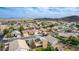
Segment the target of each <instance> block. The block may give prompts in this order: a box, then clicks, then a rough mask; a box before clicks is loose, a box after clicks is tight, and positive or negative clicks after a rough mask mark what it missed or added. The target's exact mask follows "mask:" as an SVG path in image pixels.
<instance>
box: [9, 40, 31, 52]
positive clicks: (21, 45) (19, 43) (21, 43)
mask: <svg viewBox="0 0 79 59" xmlns="http://www.w3.org/2000/svg"><path fill="white" fill-rule="evenodd" d="M29 50H30V48H29V46H28V45H27V43H26V41H25V40H20V39H18V40H14V41H12V42H10V44H9V51H29Z"/></svg>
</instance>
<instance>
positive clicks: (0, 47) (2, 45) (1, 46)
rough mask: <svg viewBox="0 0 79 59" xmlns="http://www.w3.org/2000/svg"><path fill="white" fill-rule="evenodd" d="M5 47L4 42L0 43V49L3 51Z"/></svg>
mask: <svg viewBox="0 0 79 59" xmlns="http://www.w3.org/2000/svg"><path fill="white" fill-rule="evenodd" d="M3 48H4V44H3V43H0V51H2V50H3Z"/></svg>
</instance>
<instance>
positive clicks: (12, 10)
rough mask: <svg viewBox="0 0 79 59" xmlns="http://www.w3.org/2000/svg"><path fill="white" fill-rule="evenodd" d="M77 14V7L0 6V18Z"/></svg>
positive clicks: (51, 16)
mask: <svg viewBox="0 0 79 59" xmlns="http://www.w3.org/2000/svg"><path fill="white" fill-rule="evenodd" d="M72 15H79V8H78V7H0V18H44V17H45V18H56V17H66V16H72Z"/></svg>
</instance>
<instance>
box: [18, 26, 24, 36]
mask: <svg viewBox="0 0 79 59" xmlns="http://www.w3.org/2000/svg"><path fill="white" fill-rule="evenodd" d="M18 30H19V31H20V33H21V36H23V33H22V31H23V30H24V27H23V26H20V27H19V29H18Z"/></svg>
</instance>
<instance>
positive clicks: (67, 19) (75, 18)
mask: <svg viewBox="0 0 79 59" xmlns="http://www.w3.org/2000/svg"><path fill="white" fill-rule="evenodd" d="M34 20H51V21H52V20H54V21H59V20H63V21H70V22H74V21H76V22H77V21H79V16H68V17H63V18H36V19H34Z"/></svg>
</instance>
